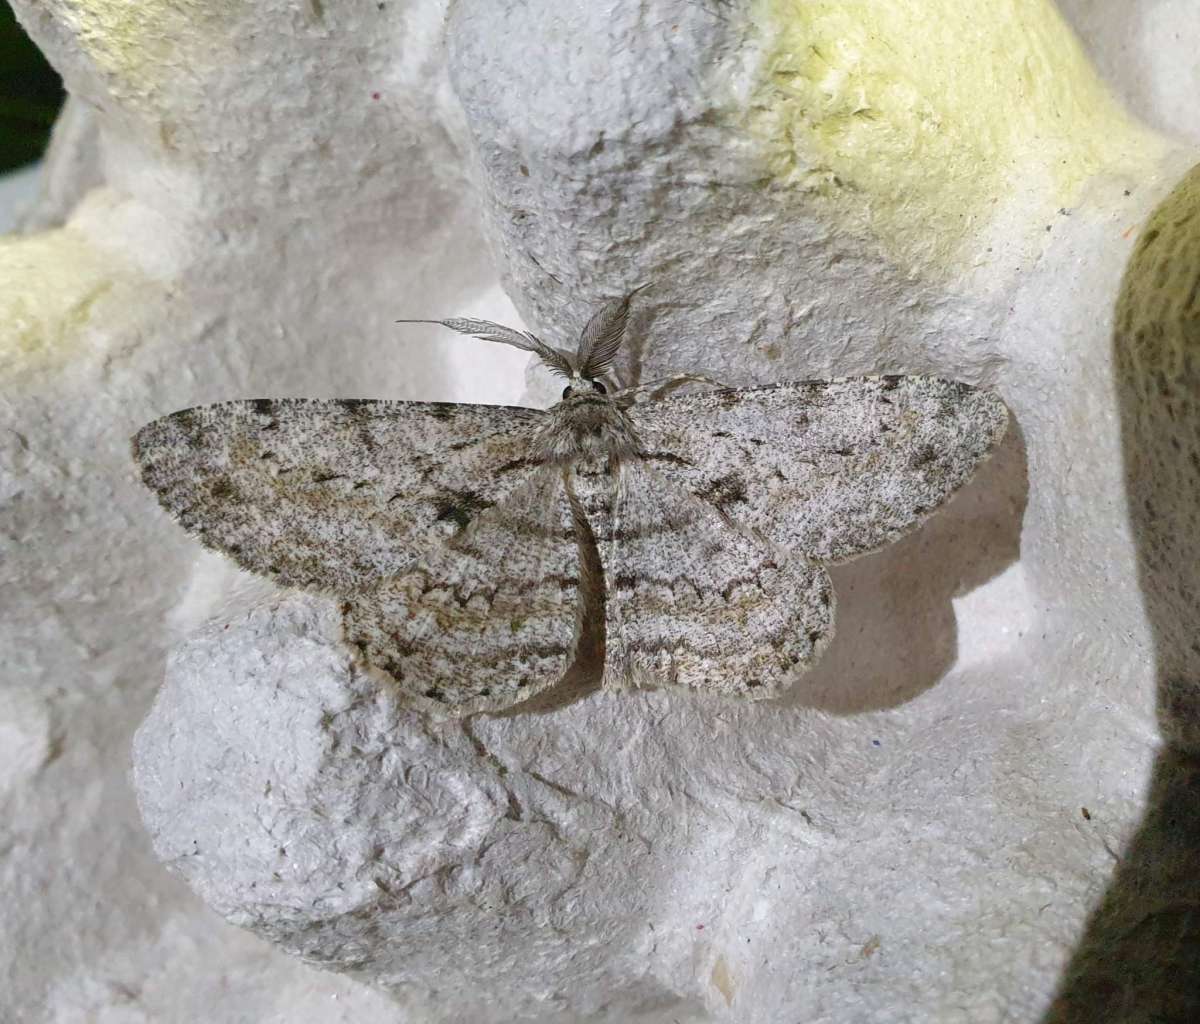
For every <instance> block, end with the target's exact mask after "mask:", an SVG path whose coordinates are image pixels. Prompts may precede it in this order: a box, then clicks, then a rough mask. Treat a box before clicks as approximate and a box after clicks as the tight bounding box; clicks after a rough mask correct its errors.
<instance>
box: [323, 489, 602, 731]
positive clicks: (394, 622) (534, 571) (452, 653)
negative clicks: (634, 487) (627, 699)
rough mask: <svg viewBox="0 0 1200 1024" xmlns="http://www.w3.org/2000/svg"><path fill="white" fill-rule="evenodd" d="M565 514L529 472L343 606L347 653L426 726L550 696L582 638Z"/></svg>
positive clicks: (558, 499) (570, 521) (566, 505)
mask: <svg viewBox="0 0 1200 1024" xmlns="http://www.w3.org/2000/svg"><path fill="white" fill-rule="evenodd" d="M575 516H576V513H575V512H574V511H573V507H572V505H571V503H570V501H569V500H568V497H567V494H566V489H565V488H564V487H563V483H562V476H561V472H560V471H558V470H555V469H552V468H545V469H541V470H539V471H537V472H536V473H534V475H533V476H532V477H531V478H530V479H529V480H527V481H526V482H525V483H524V484H523V485H521V486H520V487H518V488H517V489H516V490H515V491H513V492H512V493H511V494H510V495H509V496H508V498H507V499H506V500H505V501H503V502H502V503H500V504H498V505H496V506H495V507H494V508H490V509H488V510H487V511H486V512H483V513H481V514H480V515H479V516H478V517H477V518H475V520H474V521H473V522H472V523H471V524H470V525H469V526H468V527H467V529H466V530H464V531H463V532H462V533H461V534H459V535H457V536H456V537H454V538H452V539H451V540H449V541H447V542H444V543H440V544H438V545H436V546H435V547H433V548H432V549H430V550H429V551H428V552H426V553H425V554H424V555H423V556H422V557H421V558H420V559H418V560H417V561H416V562H414V563H413V564H412V565H411V566H409V567H407V568H405V569H404V570H402V571H401V572H399V573H398V574H396V575H395V576H394V577H393V578H391V579H388V580H385V581H383V582H381V583H379V584H378V585H377V586H375V587H373V588H371V589H369V590H365V591H362V592H360V593H358V594H355V595H353V596H351V597H350V598H348V599H347V600H346V601H345V602H344V604H343V622H344V628H345V637H346V639H347V641H348V642H349V643H350V644H352V645H353V646H355V647H357V648H358V651H359V653H360V655H361V657H362V659H363V660H364V661H365V662H366V663H367V664H369V665H371V666H373V667H375V668H377V669H379V670H382V671H383V672H385V673H386V674H387V675H389V676H391V677H392V680H393V681H394V683H395V685H396V686H397V687H399V689H400V691H401V693H402V695H403V697H404V700H405V703H407V704H409V705H412V706H415V707H417V708H419V709H421V710H423V711H430V712H434V713H435V714H441V715H451V716H461V715H466V714H472V713H474V712H479V711H498V710H501V709H503V708H506V707H509V706H510V705H513V704H516V703H519V702H522V701H525V700H527V699H529V698H530V697H532V696H534V695H535V694H537V693H539V692H540V691H542V690H544V689H546V688H547V687H549V686H552V685H553V684H554V683H556V682H558V681H559V680H561V679H562V677H563V676H564V675H565V673H566V671H567V669H568V668H569V667H570V665H571V663H572V662H573V660H574V658H575V656H576V651H577V647H578V643H579V638H580V636H581V635H582V626H583V616H584V614H585V610H584V607H583V601H584V595H585V591H584V589H583V588H582V587H581V576H582V575H583V574H582V573H581V570H580V565H581V561H580V557H579V549H578V541H577V538H576V532H575V531H576V518H575Z"/></svg>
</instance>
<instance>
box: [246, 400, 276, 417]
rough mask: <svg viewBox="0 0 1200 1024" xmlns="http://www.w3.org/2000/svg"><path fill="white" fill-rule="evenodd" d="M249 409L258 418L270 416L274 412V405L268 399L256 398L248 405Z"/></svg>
mask: <svg viewBox="0 0 1200 1024" xmlns="http://www.w3.org/2000/svg"><path fill="white" fill-rule="evenodd" d="M250 408H252V409H253V410H254V412H255V413H256V414H257V415H259V416H271V415H273V414H274V412H275V403H274V402H273V401H271V399H269V398H256V399H254V401H253V402H251V403H250Z"/></svg>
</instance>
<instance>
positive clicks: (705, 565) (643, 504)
mask: <svg viewBox="0 0 1200 1024" xmlns="http://www.w3.org/2000/svg"><path fill="white" fill-rule="evenodd" d="M576 481H577V486H578V487H579V489H580V493H581V501H582V503H583V504H584V507H585V508H586V509H587V511H588V514H589V519H590V520H591V523H592V526H593V529H594V530H595V533H596V539H597V543H598V544H599V548H600V555H601V561H602V563H603V566H604V575H605V585H606V588H607V602H606V621H605V626H606V634H607V638H606V639H607V654H606V665H605V681H606V684H607V685H610V686H622V685H627V684H634V685H663V684H666V685H671V686H680V687H685V688H689V689H694V690H701V691H705V692H708V693H712V694H719V695H722V696H737V697H749V698H752V699H756V698H767V697H775V696H778V695H779V693H780V692H781V691H782V690H783V689H784V688H785V687H786V685H787V684H788V683H789V682H790V679H791V677H793V676H794V675H796V674H798V673H799V672H801V671H803V670H804V669H805V668H807V667H808V666H809V665H810V664H812V663H813V662H814V661H815V660H816V659H817V658H818V657H819V655H820V652H821V650H822V649H823V648H824V646H825V643H826V641H827V639H828V637H829V636H830V635H831V634H832V627H833V610H834V609H833V590H832V586H831V584H830V581H829V577H828V575H827V574H826V572H825V570H824V569H822V568H821V567H820V566H815V565H810V564H808V563H806V562H805V561H804V560H803V559H801V558H792V557H789V556H787V555H786V554H784V553H782V552H779V551H778V550H775V549H773V548H772V546H771V545H769V544H767V543H766V542H764V541H763V540H762V539H760V538H756V537H753V536H750V535H748V534H747V533H744V532H743V531H741V530H739V529H738V528H737V527H736V526H735V525H734V524H733V523H731V522H730V521H729V519H728V518H727V517H725V516H724V515H722V514H721V513H720V511H719V510H718V509H717V508H715V507H714V506H713V505H712V504H710V503H707V502H705V501H703V500H701V499H698V498H696V497H695V496H693V495H692V494H690V493H689V492H688V491H687V490H686V489H685V488H683V487H681V486H680V485H678V484H676V483H673V482H672V481H671V480H669V479H667V478H666V477H665V476H664V474H662V473H660V472H658V471H657V470H655V469H654V468H652V467H651V466H649V465H647V464H646V463H644V462H641V461H640V460H636V459H634V460H629V461H626V462H624V463H622V464H620V465H619V466H616V465H606V464H598V465H593V466H589V465H587V464H584V465H581V466H580V468H579V471H578V473H577V475H576Z"/></svg>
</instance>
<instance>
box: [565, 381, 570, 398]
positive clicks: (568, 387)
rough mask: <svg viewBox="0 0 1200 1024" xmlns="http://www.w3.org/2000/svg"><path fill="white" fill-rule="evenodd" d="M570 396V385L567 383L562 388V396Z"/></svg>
mask: <svg viewBox="0 0 1200 1024" xmlns="http://www.w3.org/2000/svg"><path fill="white" fill-rule="evenodd" d="M570 397H571V385H570V384H568V385H567V386H566V387H565V388H563V398H570Z"/></svg>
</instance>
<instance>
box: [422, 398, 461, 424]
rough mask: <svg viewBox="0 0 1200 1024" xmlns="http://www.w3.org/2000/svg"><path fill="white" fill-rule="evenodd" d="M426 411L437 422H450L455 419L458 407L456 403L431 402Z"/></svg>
mask: <svg viewBox="0 0 1200 1024" xmlns="http://www.w3.org/2000/svg"><path fill="white" fill-rule="evenodd" d="M425 411H426V412H427V413H428V414H429V415H430V416H432V417H433V418H434V419H435V420H448V419H452V418H453V417H454V414H455V413H456V412H457V411H458V406H457V405H456V404H455V403H454V402H430V403H429V404H428V405H427V406H425Z"/></svg>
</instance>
